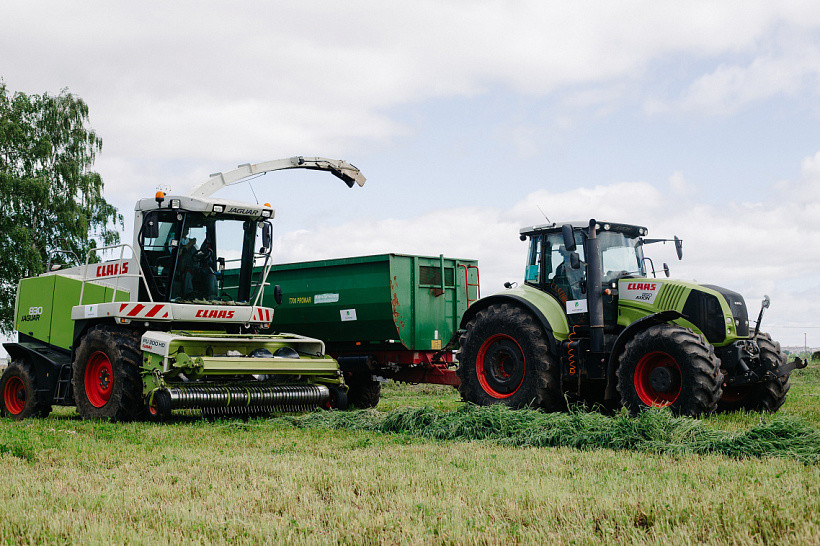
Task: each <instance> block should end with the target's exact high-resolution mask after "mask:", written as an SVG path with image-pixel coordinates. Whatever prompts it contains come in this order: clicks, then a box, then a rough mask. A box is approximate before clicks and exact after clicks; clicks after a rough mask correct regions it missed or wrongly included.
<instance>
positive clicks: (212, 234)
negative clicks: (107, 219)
mask: <svg viewBox="0 0 820 546" xmlns="http://www.w3.org/2000/svg"><path fill="white" fill-rule="evenodd" d="M137 216H138V218H137V226H138V228H139V229H138V231H137V233H136V240H135V245H134V248H135V249H137V252H138V253H139V255H140V256H139V259H140V263H141V266H142V271H143V274H144V275H145V280H146V282H145V283H140V292H141V294H140V299H141V300H147V299H149V298H148V296H149V294H148V292H150V299H152V300H153V301H162V302H173V303H193V302H197V303H222V304H232V305H249V304H250V303H251V302H253V301H254V300H255V299H256V296H257V293H258V292H259V290H260V289H261V288H262V287H263V286H264V281H265V276H266V273H267V269H268V268H267V267H266V266H267V265H268V263H269V260H270V251H271V245H272V226H271V224H270V222H269V221H268V220H269V219H270V218H272V217H273V210H272V209H271V208H270V205H265V206H258V205H255V206H254V205H248V204H244V203H243V204H239V203H231V202H229V201H217V200H211V199H197V198H192V197H176V196H174V197H168V198H166V197H165V196H164V195H163V194H162V192H158V193H157V197H156V198H155V199H143V200H141V201H140V202H139V203H138V204H137ZM260 239H261V240H260ZM258 240H260V241H259V242H257V241H258ZM226 266H227V267H228V268H230V269H238V270H239V271H240V274H239V278H238V283H237V282H233V283H231V284H234V285H235V286H226V284H225V282H224V279H223V272H224V270H225V268H226ZM259 266H262V267H259Z"/></svg>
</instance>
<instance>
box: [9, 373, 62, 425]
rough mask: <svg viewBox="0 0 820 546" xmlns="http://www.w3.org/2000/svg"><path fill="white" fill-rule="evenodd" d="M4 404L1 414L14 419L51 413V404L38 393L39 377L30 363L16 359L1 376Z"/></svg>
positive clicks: (44, 415) (43, 415)
mask: <svg viewBox="0 0 820 546" xmlns="http://www.w3.org/2000/svg"><path fill="white" fill-rule="evenodd" d="M0 393H2V397H3V398H2V405H0V414H2V415H3V416H8V417H11V418H12V419H17V420H19V419H25V418H26V417H46V416H47V415H48V414H49V413H51V404H49V403H48V401H46V400H42V399H41V398H42V397H41V396H40V395H38V393H37V377H36V375H35V373H34V370H33V369H32V367H31V366H30V365H29V364H26V363H25V362H23V361H19V360H15V361H13V362H12V363H11V364H9V366H8V368H6V369H5V371H4V372H3V376H2V377H0Z"/></svg>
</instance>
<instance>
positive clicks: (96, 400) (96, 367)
mask: <svg viewBox="0 0 820 546" xmlns="http://www.w3.org/2000/svg"><path fill="white" fill-rule="evenodd" d="M84 379H85V394H86V396H87V397H88V401H89V402H91V405H92V406H94V407H95V408H101V407H103V406H104V405H106V404H107V403H108V399H109V398H111V390H112V389H113V387H114V368H113V367H112V366H111V361H110V360H109V359H108V355H106V354H105V353H104V352H102V351H97V352H96V353H94V354H93V355H91V358H89V359H88V364H86V366H85V377H84Z"/></svg>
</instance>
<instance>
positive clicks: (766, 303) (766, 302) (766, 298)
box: [762, 296, 772, 309]
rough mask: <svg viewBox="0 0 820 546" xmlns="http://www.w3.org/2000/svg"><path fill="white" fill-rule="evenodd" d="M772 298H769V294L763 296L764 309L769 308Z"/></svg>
mask: <svg viewBox="0 0 820 546" xmlns="http://www.w3.org/2000/svg"><path fill="white" fill-rule="evenodd" d="M771 303H772V300H770V299H769V296H763V304H762V305H763V309H768V308H769V305H771Z"/></svg>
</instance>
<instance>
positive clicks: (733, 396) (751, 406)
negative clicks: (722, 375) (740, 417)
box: [718, 334, 791, 412]
mask: <svg viewBox="0 0 820 546" xmlns="http://www.w3.org/2000/svg"><path fill="white" fill-rule="evenodd" d="M755 340H756V341H757V346H758V347H759V348H760V359H761V360H762V361H763V362H762V363H763V366H764V367H765V368H767V369H774V368H777V367H778V366H780V365H781V364H782V363H783V362H785V360H786V356H785V355H784V354H783V351H782V350H781V349H780V343H778V342H776V341H772V338H771V336H770V335H769V334H758V335H757V337H756V338H755ZM790 388H791V383H790V382H789V376H788V375H787V376H785V377H781V378H777V379H766V380H765V381H763V382H762V383H756V384H754V385H746V386H742V387H724V389H723V397H722V398H721V399H720V401H719V402H718V410H719V411H736V410H739V409H745V410H749V411H771V412H775V411H777V410H779V409H780V406H782V405H783V403H784V402H785V401H786V395H787V394H788V393H789V389H790Z"/></svg>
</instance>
